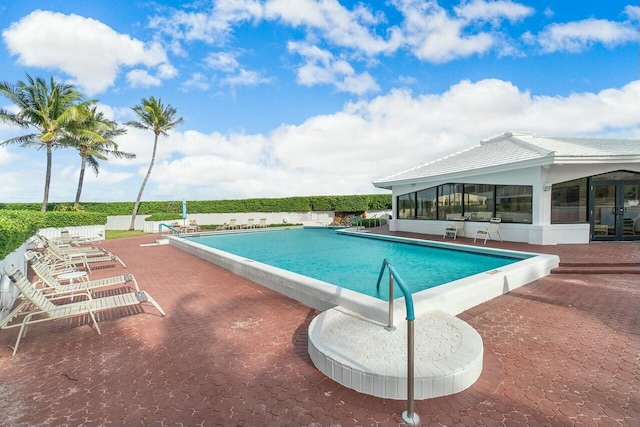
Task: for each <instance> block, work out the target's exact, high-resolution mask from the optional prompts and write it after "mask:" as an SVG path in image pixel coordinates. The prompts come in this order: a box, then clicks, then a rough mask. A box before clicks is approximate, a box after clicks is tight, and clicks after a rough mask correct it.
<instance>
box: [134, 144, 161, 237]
mask: <svg viewBox="0 0 640 427" xmlns="http://www.w3.org/2000/svg"><path fill="white" fill-rule="evenodd" d="M157 147H158V134H157V133H156V137H155V139H154V141H153V152H152V153H151V163H150V164H149V170H148V171H147V176H145V177H144V181H142V186H141V187H140V191H139V192H138V198H137V199H136V204H135V205H133V214H132V215H131V224H129V230H134V229H135V225H136V215H138V207H139V206H140V199H142V192H143V191H144V187H145V186H146V185H147V181H148V180H149V176H150V175H151V169H153V163H154V162H155V160H156V148H157Z"/></svg>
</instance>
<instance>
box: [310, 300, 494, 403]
mask: <svg viewBox="0 0 640 427" xmlns="http://www.w3.org/2000/svg"><path fill="white" fill-rule="evenodd" d="M415 322H416V323H415V342H414V344H415V371H414V372H415V378H414V380H415V381H414V384H415V390H414V392H415V396H414V397H415V399H417V400H422V399H429V398H433V397H439V396H446V395H449V394H454V393H458V392H461V391H462V390H464V389H466V388H468V387H470V386H471V385H472V384H473V383H475V382H476V380H477V379H478V377H479V376H480V373H481V372H482V366H483V362H482V360H483V350H484V347H483V344H482V338H481V337H480V335H479V334H478V332H476V330H475V329H473V328H472V327H471V326H470V325H469V324H468V323H466V322H464V321H462V320H460V319H458V318H457V317H455V316H452V315H450V314H447V313H444V312H441V311H430V312H428V313H425V314H422V315H420V316H418V317H416V320H415ZM395 326H396V328H397V329H396V330H394V331H388V330H386V329H385V328H384V325H381V324H379V323H376V322H373V321H371V320H368V319H365V318H363V317H361V316H359V315H357V314H355V313H352V312H349V311H348V310H346V309H343V308H341V307H336V308H332V309H330V310H327V311H325V312H323V313H321V314H320V315H319V316H318V317H316V318H315V319H313V320H312V321H311V324H310V325H309V342H308V351H309V356H310V357H311V360H312V361H313V364H314V365H315V366H316V368H318V369H319V370H320V371H321V372H322V373H323V374H325V375H326V376H328V377H329V378H331V379H332V380H334V381H336V382H338V383H340V384H342V385H344V386H345V387H348V388H351V389H353V390H356V391H358V392H360V393H364V394H368V395H371V396H376V397H381V398H385V399H397V400H403V399H406V398H407V359H406V354H407V324H406V322H401V323H400V324H397V325H395Z"/></svg>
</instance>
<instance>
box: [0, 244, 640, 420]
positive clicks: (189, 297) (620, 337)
mask: <svg viewBox="0 0 640 427" xmlns="http://www.w3.org/2000/svg"><path fill="white" fill-rule="evenodd" d="M435 238H438V239H441V237H440V236H437V237H435ZM154 239H155V236H152V235H149V236H142V237H135V238H127V239H118V240H112V241H107V242H105V245H104V246H105V247H107V248H108V249H110V250H112V251H113V252H115V253H116V254H118V255H119V256H120V257H121V258H122V259H123V260H124V261H125V262H126V264H127V266H128V268H127V269H124V268H122V267H121V266H117V267H112V268H105V269H99V270H95V271H94V274H93V275H92V276H93V277H95V278H98V277H104V276H109V275H115V274H122V273H124V272H131V273H133V274H134V275H135V276H136V278H137V279H138V282H139V284H140V287H141V288H142V289H144V290H147V291H149V293H150V294H151V295H153V297H154V298H155V299H156V300H157V301H158V302H159V303H160V304H161V305H162V306H163V308H164V309H165V311H166V312H167V316H166V317H164V318H163V317H160V316H159V315H158V314H157V312H156V311H155V310H154V309H153V308H151V307H149V308H145V310H144V312H132V311H124V312H117V313H111V314H106V315H102V316H101V317H100V326H101V329H102V335H97V334H96V333H95V331H94V330H93V329H92V328H91V327H90V326H89V325H88V321H87V319H84V320H81V321H58V322H50V323H49V322H48V323H49V324H47V323H45V324H41V325H35V326H33V327H32V328H31V329H30V331H29V334H28V335H27V337H26V338H25V339H24V340H23V342H22V344H21V346H20V351H19V353H18V354H17V355H16V356H15V357H12V356H11V350H10V349H9V348H8V347H7V345H8V344H10V343H12V342H13V341H15V338H16V331H14V330H4V331H0V425H2V426H33V425H71V426H80V425H82V426H95V425H115V426H120V425H127V426H136V425H153V426H164V425H171V426H173V425H204V426H211V425H225V426H226V425H229V426H231V425H233V426H237V425H247V426H255V425H290V426H298V425H303V426H307V425H309V426H329V425H341V426H355V425H382V426H392V425H398V424H401V419H400V414H401V413H402V411H403V410H405V409H406V407H405V402H403V401H393V400H384V399H380V398H374V397H371V396H366V395H362V394H359V393H356V392H354V391H352V390H349V389H346V388H344V387H342V386H340V385H338V384H336V383H335V382H333V381H332V380H329V379H327V378H326V377H325V376H324V375H322V374H321V373H319V372H318V371H317V370H316V369H315V368H314V367H313V366H312V365H311V363H310V360H309V357H308V355H307V352H306V346H307V327H308V325H309V322H310V321H311V319H312V318H313V317H314V316H316V315H317V314H318V313H317V312H316V311H314V310H312V309H309V308H308V307H305V306H303V305H301V304H300V303H298V302H296V301H293V300H290V299H288V298H286V297H283V296H281V295H279V294H277V293H274V292H272V291H270V290H268V289H265V288H263V287H261V286H259V285H256V284H254V283H252V282H250V281H248V280H246V279H244V278H242V277H239V276H236V275H234V274H232V273H230V272H228V271H226V270H223V269H221V268H219V267H216V266H214V265H211V264H209V263H206V262H204V261H202V260H200V259H198V258H195V257H193V256H190V255H188V254H186V253H183V252H181V251H179V250H177V249H175V248H172V247H170V246H166V245H162V246H149V247H141V246H140V244H141V243H150V242H152V241H153V240H154ZM465 240H469V239H460V241H461V242H464V243H467V242H466V241H465ZM487 245H496V246H501V247H510V248H512V247H513V248H514V249H522V250H538V251H541V250H544V251H545V252H549V251H551V252H554V253H558V254H560V256H561V260H563V261H565V260H571V261H572V262H574V261H575V260H583V261H584V262H591V261H590V260H597V261H598V262H602V261H603V260H610V261H611V262H614V261H619V260H621V259H625V260H628V262H638V261H639V260H640V243H637V242H636V243H607V244H602V243H600V244H591V245H561V246H553V247H541V246H528V245H519V244H506V243H505V244H499V243H493V242H488V243H487ZM639 307H640V274H637V275H634V274H624V275H615V274H606V275H580V274H562V275H561V274H554V275H550V276H548V277H546V278H544V279H541V280H538V281H536V282H534V283H531V284H529V285H527V286H524V287H522V288H520V289H517V290H515V291H513V292H510V293H509V294H507V295H504V296H502V297H499V298H495V299H493V300H491V301H489V302H487V303H484V304H481V305H479V306H477V307H475V308H473V309H471V310H468V311H466V312H464V313H462V314H461V315H460V316H459V317H460V318H461V319H463V320H465V321H466V322H468V323H469V324H470V325H472V326H473V327H474V328H475V329H476V330H478V332H479V333H480V335H481V336H482V338H483V340H484V345H485V357H484V363H485V367H484V370H483V373H482V375H481V376H480V379H479V380H478V382H477V383H476V384H474V385H473V386H472V387H471V388H469V389H467V390H465V391H464V392H462V393H459V394H456V395H453V396H447V397H442V398H437V399H430V400H423V401H418V402H416V412H417V413H418V414H419V416H420V418H421V421H422V422H423V423H424V424H425V425H445V426H451V425H467V426H475V425H488V426H502V425H506V426H525V425H531V426H540V425H551V426H558V425H560V426H563V425H567V426H571V425H579V426H591V425H594V426H601V425H607V426H617V425H626V426H637V425H640V391H639V386H640V374H639V370H638V356H639V352H640V339H639V338H640V337H639V335H640V310H639Z"/></svg>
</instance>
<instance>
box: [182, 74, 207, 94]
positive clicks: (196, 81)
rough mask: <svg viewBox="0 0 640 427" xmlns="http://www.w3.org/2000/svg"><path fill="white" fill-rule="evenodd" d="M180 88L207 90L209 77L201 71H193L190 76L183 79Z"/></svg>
mask: <svg viewBox="0 0 640 427" xmlns="http://www.w3.org/2000/svg"><path fill="white" fill-rule="evenodd" d="M180 86H181V87H182V90H184V91H189V90H191V89H197V90H209V88H210V87H211V82H210V81H209V78H208V77H207V76H205V75H204V74H202V73H193V74H191V77H190V78H189V79H188V80H186V81H184V82H183V83H182V84H181V85H180Z"/></svg>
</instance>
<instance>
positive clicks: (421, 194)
mask: <svg viewBox="0 0 640 427" xmlns="http://www.w3.org/2000/svg"><path fill="white" fill-rule="evenodd" d="M416 195H417V201H418V202H417V205H416V206H417V212H416V218H417V219H437V211H438V198H437V194H436V188H435V187H433V188H428V189H426V190H422V191H418V193H416Z"/></svg>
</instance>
